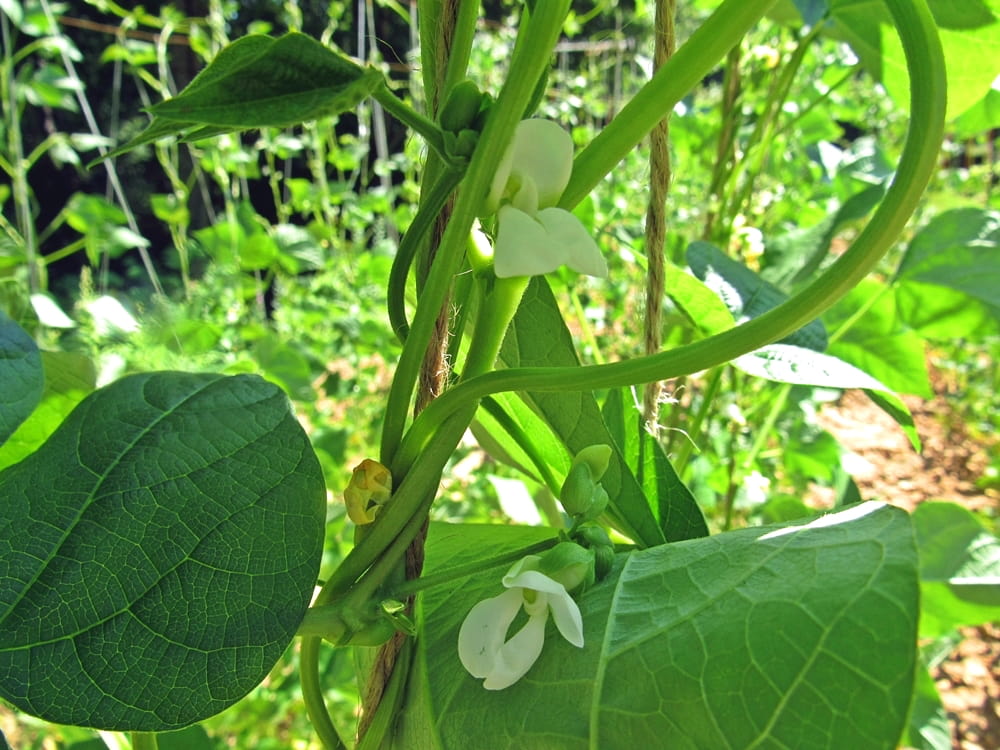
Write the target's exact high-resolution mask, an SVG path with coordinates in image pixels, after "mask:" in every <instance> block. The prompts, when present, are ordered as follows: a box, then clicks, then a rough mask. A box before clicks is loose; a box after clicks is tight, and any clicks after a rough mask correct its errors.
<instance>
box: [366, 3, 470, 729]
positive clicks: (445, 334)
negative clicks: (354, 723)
mask: <svg viewBox="0 0 1000 750" xmlns="http://www.w3.org/2000/svg"><path fill="white" fill-rule="evenodd" d="M460 2H461V0H443V2H442V4H441V15H440V19H439V20H440V30H439V42H440V43H439V44H438V45H437V48H436V53H437V54H436V58H437V59H436V60H435V74H436V77H437V82H436V85H435V87H434V96H433V98H432V100H431V101H428V103H427V105H428V111H429V112H430V113H432V114H434V113H436V112H437V110H438V108H439V107H440V105H441V100H440V97H441V88H442V87H443V86H444V83H445V74H446V71H447V69H448V60H449V57H450V54H451V46H452V40H453V38H454V32H455V25H456V20H457V18H458V5H459V3H460ZM451 209H452V201H451V200H449V201H448V203H446V204H445V206H444V208H443V209H442V211H441V214H440V215H439V216H438V217H437V221H435V223H434V229H433V231H432V233H431V238H430V252H429V253H428V255H427V260H426V265H425V269H426V268H429V267H430V264H431V262H432V261H433V258H434V253H435V250H436V248H437V246H438V244H439V243H440V241H441V236H442V235H443V234H444V229H445V227H446V226H447V224H448V219H449V217H450V216H451ZM450 322H451V303H450V300H449V299H446V300H445V302H444V304H443V305H442V307H441V310H440V311H439V313H438V317H437V321H436V323H435V325H434V335H433V337H432V338H431V340H430V342H428V347H427V353H426V355H425V356H424V360H423V362H422V364H421V367H420V375H419V378H418V386H417V395H416V402H415V405H414V414H419V413H420V412H421V411H423V409H424V407H425V406H426V405H427V404H429V403H430V402H431V401H433V400H434V399H435V398H437V396H438V395H440V393H441V391H442V390H443V388H444V386H445V384H446V383H447V380H448V370H449V365H448V361H447V356H446V355H447V351H448V338H449V329H450ZM426 538H427V522H426V521H425V522H424V525H423V527H422V528H421V530H420V533H419V534H417V536H416V537H415V538H414V539H413V542H411V543H410V546H409V547H408V548H407V550H406V556H405V562H404V569H405V576H406V579H407V580H410V579H413V578H419V577H420V573H421V571H422V570H423V567H424V541H425V540H426ZM412 610H413V597H410V598H408V599H407V601H406V612H407V614H411V613H412ZM406 639H407V635H406V634H405V633H401V632H396V633H395V634H393V636H392V638H390V639H389V640H388V641H387V642H386V643H384V644H383V645H382V646H381V647H380V648H379V652H378V655H377V656H376V657H375V663H374V665H373V666H372V673H371V675H370V676H369V678H368V683H367V685H366V686H365V691H364V695H363V696H362V700H361V705H362V713H361V719H360V720H359V721H358V740H359V741H360V740H361V739H362V738H364V736H365V734H366V733H367V731H368V728H369V727H370V726H371V723H372V720H373V719H374V717H375V713H376V711H377V710H378V707H379V704H380V703H381V701H382V695H383V694H384V692H385V688H386V686H387V685H388V683H389V679H390V678H391V677H392V673H393V669H394V668H395V666H396V661H397V659H398V657H399V654H400V653H401V652H402V650H403V649H404V648H405V647H406Z"/></svg>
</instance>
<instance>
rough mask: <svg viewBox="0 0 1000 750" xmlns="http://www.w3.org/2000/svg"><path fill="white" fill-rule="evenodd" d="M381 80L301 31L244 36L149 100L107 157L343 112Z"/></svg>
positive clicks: (359, 100)
mask: <svg viewBox="0 0 1000 750" xmlns="http://www.w3.org/2000/svg"><path fill="white" fill-rule="evenodd" d="M384 80H385V79H384V77H383V76H382V74H381V73H380V72H378V71H377V70H375V69H373V68H362V67H361V66H359V65H356V64H355V63H353V62H351V61H350V60H349V59H347V58H346V57H344V56H343V55H340V54H338V53H336V52H334V51H333V50H331V49H329V48H328V47H326V46H324V45H323V44H321V43H320V42H318V41H316V40H315V39H313V38H311V37H309V36H306V35H305V34H299V33H297V32H291V33H288V34H285V35H284V36H281V37H278V38H277V39H275V38H273V37H269V36H264V35H262V34H251V35H249V36H245V37H243V38H242V39H238V40H237V41H235V42H233V43H232V44H230V45H229V46H227V47H225V48H224V49H223V50H222V51H220V52H219V54H218V55H216V57H215V59H214V60H213V61H212V62H211V64H210V65H209V66H208V67H207V68H205V69H204V70H203V71H202V72H201V73H199V74H198V75H197V76H196V77H195V79H194V80H193V81H191V83H190V84H188V86H187V87H186V88H185V89H184V90H183V91H181V92H180V93H179V94H178V95H177V96H175V97H174V98H173V99H168V100H167V101H164V102H160V103H159V104H155V105H153V106H152V107H151V108H150V112H151V113H152V114H153V122H152V123H151V124H150V126H149V127H148V128H147V129H146V130H145V131H144V132H142V133H140V134H139V135H138V136H137V137H136V138H134V139H132V140H131V141H129V143H127V144H125V145H124V146H122V147H120V148H118V149H116V150H115V151H113V152H112V153H110V154H108V156H109V157H111V156H117V155H119V154H121V153H123V152H125V151H128V150H130V149H132V148H135V147H136V146H139V145H142V144H145V143H149V142H151V141H155V140H158V139H160V138H163V137H166V136H171V135H178V134H184V135H185V140H198V139H202V138H208V137H210V136H214V135H220V134H222V133H228V132H232V131H234V130H249V129H252V128H264V127H278V128H283V127H288V126H290V125H297V124H299V123H302V122H307V121H309V120H316V119H319V118H321V117H326V116H328V115H335V114H338V113H340V112H346V111H347V110H350V109H353V108H354V107H356V106H357V105H358V104H359V103H360V102H361V101H363V100H364V99H365V98H367V97H368V96H370V95H371V93H372V92H373V91H374V90H375V89H376V88H377V87H378V86H380V85H382V84H383V82H384ZM106 158H107V157H106Z"/></svg>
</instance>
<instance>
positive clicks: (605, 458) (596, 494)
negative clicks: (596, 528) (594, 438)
mask: <svg viewBox="0 0 1000 750" xmlns="http://www.w3.org/2000/svg"><path fill="white" fill-rule="evenodd" d="M610 461H611V446H609V445H590V446H588V447H586V448H584V449H583V450H582V451H580V452H579V453H577V454H576V457H575V458H574V459H573V464H572V466H570V470H569V473H568V474H567V475H566V480H565V481H564V482H563V486H562V488H561V489H560V490H559V501H560V502H561V503H562V505H563V507H564V508H565V509H566V512H567V513H569V514H570V515H571V516H575V517H578V518H582V519H584V520H587V521H592V520H594V519H595V518H597V517H598V516H599V515H601V513H603V512H604V509H605V508H607V507H608V493H607V492H606V491H605V489H604V488H603V487H602V486H601V484H600V479H601V477H603V476H604V472H606V471H607V469H608V464H609V463H610Z"/></svg>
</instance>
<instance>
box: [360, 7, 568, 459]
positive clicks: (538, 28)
mask: <svg viewBox="0 0 1000 750" xmlns="http://www.w3.org/2000/svg"><path fill="white" fill-rule="evenodd" d="M568 10H569V0H548V1H547V2H545V3H539V4H538V6H537V8H536V13H535V15H534V16H533V17H532V18H531V20H530V21H529V23H528V24H527V25H526V26H525V27H524V28H523V29H522V32H521V34H520V35H519V36H518V40H517V43H516V45H515V47H514V53H513V56H512V58H511V63H510V73H509V76H508V78H507V81H506V82H505V83H504V86H503V88H502V89H501V91H500V94H499V96H498V97H497V101H496V103H495V104H494V105H493V107H492V108H491V109H490V115H489V118H488V119H487V122H486V126H485V127H484V128H483V132H482V135H481V136H480V138H479V143H478V145H477V146H476V150H475V152H474V153H473V155H472V158H471V159H470V161H469V167H468V171H467V172H466V175H465V179H464V181H463V187H462V189H461V190H460V191H459V193H458V197H457V199H456V201H455V207H454V210H453V211H452V216H451V220H450V221H449V222H448V226H447V227H446V228H445V231H444V234H443V236H442V237H441V243H440V245H439V246H438V249H437V253H436V254H435V257H434V263H433V264H432V266H431V270H430V273H429V274H428V276H427V281H426V284H425V285H424V288H423V291H422V293H421V295H420V300H419V302H418V303H417V309H416V312H415V313H414V316H413V322H412V324H411V326H410V333H409V336H408V337H407V339H406V344H404V346H403V351H402V353H401V354H400V357H399V362H398V364H397V366H396V374H395V376H394V377H393V382H392V387H391V389H390V391H389V397H388V400H387V403H386V411H385V421H384V422H383V426H382V441H381V448H380V456H381V461H382V463H383V464H385V465H387V466H388V465H390V464H391V463H392V461H393V456H394V455H395V454H396V450H397V449H398V447H399V442H400V438H401V436H402V434H403V428H404V426H405V424H406V418H407V413H408V411H409V410H408V405H409V402H410V397H411V395H412V393H413V387H414V385H415V383H416V380H417V375H418V373H419V370H420V363H421V361H422V360H423V356H424V352H425V351H426V349H427V342H428V341H430V339H431V335H432V333H433V330H434V325H435V322H436V320H437V316H438V313H439V312H440V310H441V306H442V304H443V303H444V300H445V298H446V296H447V294H448V289H449V287H450V286H451V280H452V277H453V276H454V275H455V274H456V273H457V272H458V270H459V267H460V266H461V262H462V258H463V256H464V253H465V243H466V240H467V238H468V236H469V231H470V230H471V229H472V222H473V220H474V219H475V218H476V214H477V213H478V212H479V210H480V208H481V206H482V201H483V198H484V197H485V196H486V194H487V192H488V191H489V186H490V183H491V182H492V180H493V174H494V171H495V169H496V165H497V164H499V163H500V159H501V158H502V156H503V153H504V151H506V149H507V144H508V143H509V142H510V139H511V138H512V137H513V134H514V128H515V126H516V125H517V123H518V122H519V121H520V119H521V115H522V113H523V112H524V108H525V106H526V105H527V103H528V100H529V99H530V98H531V94H532V90H533V88H534V85H535V82H537V81H538V78H539V76H540V75H541V73H542V71H543V70H544V69H545V67H546V66H547V65H548V63H549V58H550V57H551V54H552V50H553V48H554V47H555V43H556V41H557V40H558V38H559V31H560V29H561V28H562V23H563V21H564V20H565V18H566V14H567V12H568ZM470 418H471V417H470Z"/></svg>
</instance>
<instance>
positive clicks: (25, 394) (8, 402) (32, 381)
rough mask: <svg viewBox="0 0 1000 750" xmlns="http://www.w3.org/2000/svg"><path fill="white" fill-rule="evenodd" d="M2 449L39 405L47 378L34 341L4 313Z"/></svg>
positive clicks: (0, 328) (0, 333)
mask: <svg viewBox="0 0 1000 750" xmlns="http://www.w3.org/2000/svg"><path fill="white" fill-rule="evenodd" d="M0 381H2V382H3V390H2V391H0V445H3V444H4V443H5V442H6V441H7V439H8V438H9V437H10V436H11V435H13V434H14V431H15V430H16V429H17V427H18V425H20V424H21V423H22V422H23V421H24V420H25V419H27V418H28V416H29V415H30V414H31V412H32V411H34V410H35V406H37V405H38V402H39V400H40V399H41V397H42V389H43V386H44V384H45V376H44V373H43V372H42V357H41V354H40V353H39V352H38V347H37V346H36V345H35V341H34V339H32V338H31V336H29V335H28V334H27V332H25V330H24V329H23V328H21V326H19V325H18V324H17V323H15V322H14V321H13V320H11V319H10V317H9V316H8V315H7V313H5V312H4V311H3V310H0Z"/></svg>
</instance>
